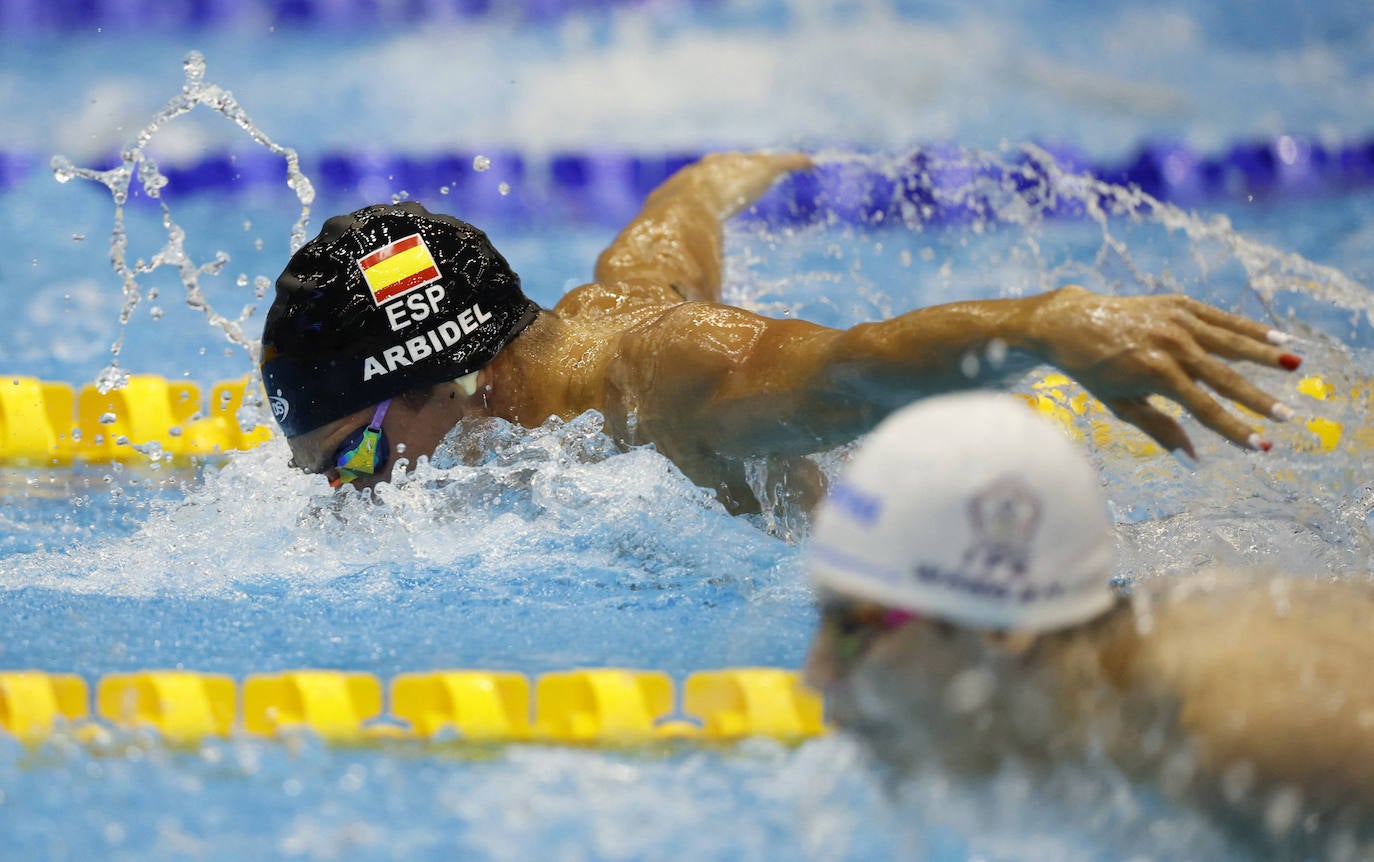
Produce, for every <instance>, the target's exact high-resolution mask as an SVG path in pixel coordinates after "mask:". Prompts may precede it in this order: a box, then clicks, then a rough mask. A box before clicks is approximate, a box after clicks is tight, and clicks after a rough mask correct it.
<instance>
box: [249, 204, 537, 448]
mask: <svg viewBox="0 0 1374 862" xmlns="http://www.w3.org/2000/svg"><path fill="white" fill-rule="evenodd" d="M538 313H539V306H538V305H536V304H535V303H533V302H531V301H530V300H529V299H527V298H526V297H525V294H524V293H522V292H521V291H520V277H519V276H517V275H516V274H515V273H514V272H512V271H511V268H510V265H509V264H507V263H506V259H505V258H504V257H502V256H501V254H500V252H498V251H497V250H496V249H495V248H493V247H492V245H491V242H490V241H489V240H488V239H487V235H486V234H485V233H483V232H482V231H480V230H478V229H477V228H475V227H473V226H472V225H470V224H468V223H467V222H463V221H459V220H458V219H456V218H453V217H452V216H447V215H439V214H435V213H431V212H429V211H428V210H426V209H425V208H424V207H422V206H420V205H419V204H418V203H414V202H412V201H407V202H405V203H402V204H398V205H395V206H389V205H378V206H370V207H366V208H365V209H360V210H358V211H357V212H355V213H352V214H351V215H344V216H336V217H334V218H332V219H330V220H329V221H327V222H325V223H324V227H323V228H322V229H321V230H320V235H319V236H317V237H315V238H314V239H313V240H311V241H310V242H308V243H306V244H305V245H304V246H302V247H301V249H300V251H298V252H296V253H295V254H294V255H292V256H291V261H290V262H289V263H288V264H287V265H286V270H285V271H284V272H283V273H282V274H281V275H280V276H279V277H278V278H277V296H276V299H275V300H274V301H273V302H272V307H271V308H270V309H268V311H267V320H266V321H265V323H264V324H263V331H262V380H263V383H264V384H265V386H266V388H267V397H268V399H269V400H270V402H271V404H272V415H273V416H274V417H275V418H276V420H277V422H278V423H279V424H280V425H281V427H282V430H283V431H284V432H286V436H288V437H295V436H297V435H299V434H304V433H306V432H308V431H313V430H314V429H316V428H319V427H320V426H321V425H324V424H326V423H328V422H332V421H334V420H335V419H339V418H341V417H343V416H347V415H348V414H350V413H353V412H356V411H358V410H361V409H363V408H365V407H369V406H371V405H373V404H377V403H380V402H382V401H385V400H386V399H388V398H392V397H394V396H396V395H399V394H401V393H402V392H406V391H408V390H410V389H413V388H416V387H418V386H423V385H427V384H434V383H441V382H443V381H446V380H454V379H456V378H459V377H462V376H463V375H465V374H468V373H470V372H473V371H476V370H477V369H479V368H481V367H482V366H484V365H486V364H487V363H488V362H490V361H491V360H492V358H493V357H495V356H496V354H497V352H498V351H500V350H501V348H503V347H505V346H506V345H507V344H508V343H509V342H510V340H511V339H513V338H514V337H515V336H516V335H518V334H519V333H520V331H521V330H523V329H524V328H525V327H526V326H528V325H529V324H530V322H531V321H533V320H534V318H535V316H536V315H537V314H538Z"/></svg>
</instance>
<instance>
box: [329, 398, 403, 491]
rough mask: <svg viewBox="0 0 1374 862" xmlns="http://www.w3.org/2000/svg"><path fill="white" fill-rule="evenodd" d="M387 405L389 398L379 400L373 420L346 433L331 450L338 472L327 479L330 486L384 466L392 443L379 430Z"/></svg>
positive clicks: (373, 471) (346, 481)
mask: <svg viewBox="0 0 1374 862" xmlns="http://www.w3.org/2000/svg"><path fill="white" fill-rule="evenodd" d="M390 406H391V399H390V398H388V399H387V400H385V401H383V402H382V403H381V404H378V405H377V410H376V412H374V413H373V414H372V421H371V422H369V423H367V425H365V426H364V427H362V428H359V429H358V430H357V431H354V432H353V433H352V434H349V435H348V436H347V437H345V438H344V440H343V442H342V443H340V444H339V448H337V449H335V450H334V457H333V461H334V470H335V471H336V472H337V473H338V476H336V477H335V478H333V479H330V480H329V486H330V487H331V488H338V487H339V486H341V485H344V484H347V483H349V482H353V481H355V480H357V479H359V478H361V477H363V476H372V475H374V474H376V472H377V471H378V470H380V469H382V468H383V467H385V466H386V462H387V461H388V460H390V458H391V446H390V445H388V444H387V441H386V433H385V432H384V431H382V420H384V419H386V408H388V407H390Z"/></svg>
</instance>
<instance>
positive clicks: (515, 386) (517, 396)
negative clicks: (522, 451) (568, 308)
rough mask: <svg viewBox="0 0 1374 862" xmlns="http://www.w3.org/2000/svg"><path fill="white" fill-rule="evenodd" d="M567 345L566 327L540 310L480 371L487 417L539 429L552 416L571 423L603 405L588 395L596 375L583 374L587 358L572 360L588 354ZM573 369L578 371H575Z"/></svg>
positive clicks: (479, 394)
mask: <svg viewBox="0 0 1374 862" xmlns="http://www.w3.org/2000/svg"><path fill="white" fill-rule="evenodd" d="M569 341H570V338H569V332H568V326H567V324H565V323H564V322H563V321H562V320H561V319H560V318H559V317H558V315H556V314H555V313H554V312H552V311H548V310H541V311H540V312H539V316H538V317H536V318H535V319H534V321H533V322H532V323H530V325H529V326H527V327H526V328H525V330H524V331H523V332H521V333H520V334H519V335H518V336H516V338H515V339H514V340H513V341H511V343H510V344H508V345H506V347H505V348H504V349H503V350H502V351H501V352H500V353H498V354H496V358H495V359H493V360H492V361H491V362H490V363H488V364H487V366H486V367H485V368H484V369H482V374H481V376H480V377H479V380H478V389H477V392H476V397H477V398H478V399H479V400H480V401H481V403H482V404H483V407H484V410H485V412H486V414H487V415H489V416H494V417H496V418H499V419H505V420H506V421H508V422H513V423H516V424H520V425H525V426H528V427H536V426H538V425H540V424H542V423H543V422H544V420H545V419H547V418H549V417H550V416H560V417H562V418H564V419H569V418H572V417H573V416H575V415H577V414H579V413H581V412H583V411H584V410H586V409H588V408H589V407H598V406H600V405H599V400H598V399H596V398H594V397H593V393H589V392H586V391H584V390H585V389H586V388H587V387H586V385H585V384H586V382H587V380H588V378H590V377H593V376H594V375H588V374H585V373H580V371H581V370H583V368H584V367H585V366H586V365H587V364H588V363H587V360H586V358H580V359H579V361H578V362H576V363H574V362H573V358H574V357H573V354H585V351H584V350H583V349H582V346H580V345H570V344H569ZM570 347H574V348H576V349H570ZM574 369H578V370H579V373H573V372H574Z"/></svg>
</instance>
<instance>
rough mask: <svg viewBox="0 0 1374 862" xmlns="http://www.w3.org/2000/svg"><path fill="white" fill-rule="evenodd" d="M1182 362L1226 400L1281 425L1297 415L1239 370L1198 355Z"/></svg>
mask: <svg viewBox="0 0 1374 862" xmlns="http://www.w3.org/2000/svg"><path fill="white" fill-rule="evenodd" d="M1182 362H1183V366H1184V368H1186V369H1187V370H1188V373H1189V374H1191V375H1192V376H1193V379H1194V380H1199V381H1201V382H1203V383H1206V384H1207V385H1208V386H1210V387H1211V388H1212V389H1213V390H1215V391H1216V393H1217V394H1218V395H1221V396H1222V397H1224V398H1229V399H1231V400H1232V401H1234V402H1236V403H1237V404H1240V405H1242V406H1244V407H1247V408H1249V409H1250V410H1253V411H1255V412H1256V413H1258V414H1260V415H1261V416H1268V417H1269V418H1271V419H1277V420H1279V421H1280V422H1282V421H1284V420H1287V419H1291V418H1292V416H1293V412H1292V410H1291V409H1290V408H1289V407H1288V406H1286V405H1285V404H1283V403H1282V402H1280V401H1279V400H1278V399H1277V398H1275V397H1274V396H1272V395H1270V394H1269V393H1267V392H1265V391H1264V390H1263V389H1260V388H1259V387H1258V386H1256V385H1255V384H1253V383H1251V382H1250V381H1249V380H1247V379H1246V378H1245V376H1244V375H1243V374H1241V373H1240V372H1239V371H1236V370H1235V369H1234V368H1232V367H1230V366H1229V365H1227V364H1225V363H1224V362H1221V361H1220V360H1217V359H1214V358H1212V357H1210V356H1207V355H1205V354H1201V353H1198V354H1196V355H1194V356H1192V357H1189V358H1186V359H1184V360H1182ZM1228 415H1229V414H1228Z"/></svg>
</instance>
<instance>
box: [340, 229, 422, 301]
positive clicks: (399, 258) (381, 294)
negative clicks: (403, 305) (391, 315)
mask: <svg viewBox="0 0 1374 862" xmlns="http://www.w3.org/2000/svg"><path fill="white" fill-rule="evenodd" d="M358 266H359V267H360V268H361V269H362V271H363V278H364V279H366V280H367V286H368V287H369V288H371V290H372V301H373V302H375V303H376V304H377V305H379V306H380V305H381V304H382V303H384V302H386V301H387V300H389V299H395V298H396V297H398V296H401V295H403V294H406V293H409V292H410V291H412V290H414V289H415V288H417V287H420V286H421V285H425V284H429V283H430V282H431V281H438V280H439V268H438V266H436V265H435V263H434V255H432V254H430V253H429V246H427V245H425V241H424V240H423V239H422V238H421V237H420V235H419V234H418V233H413V234H411V235H410V236H408V237H405V238H404V239H398V240H396V241H395V242H393V243H391V244H389V245H384V246H382V247H381V248H379V249H377V250H376V251H374V252H372V253H371V254H369V255H368V256H367V257H364V258H360V259H359V260H358Z"/></svg>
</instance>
